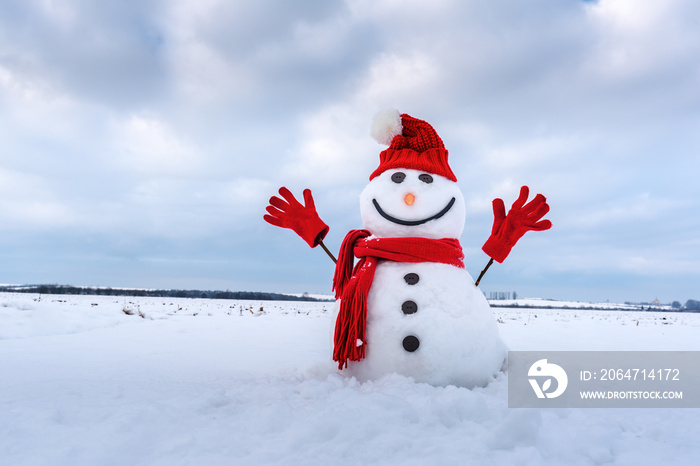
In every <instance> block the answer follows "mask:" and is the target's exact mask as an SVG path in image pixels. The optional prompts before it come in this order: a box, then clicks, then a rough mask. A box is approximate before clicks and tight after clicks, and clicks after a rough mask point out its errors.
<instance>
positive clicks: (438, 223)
mask: <svg viewBox="0 0 700 466" xmlns="http://www.w3.org/2000/svg"><path fill="white" fill-rule="evenodd" d="M360 214H361V216H362V223H363V224H364V227H365V228H366V229H368V230H369V231H371V232H372V234H373V235H375V236H379V237H382V238H387V237H406V236H417V237H423V238H434V239H440V238H459V236H460V235H461V234H462V230H463V229H464V219H465V207H464V197H463V196H462V191H461V190H460V189H459V187H458V186H457V183H455V182H454V181H452V180H449V179H447V178H445V177H444V176H441V175H436V174H431V173H427V172H426V171H422V170H415V169H412V168H394V169H391V170H386V171H384V172H382V173H381V174H380V175H378V176H377V177H375V178H373V179H372V181H370V182H369V184H368V185H367V186H366V187H365V189H364V190H363V191H362V193H361V194H360Z"/></svg>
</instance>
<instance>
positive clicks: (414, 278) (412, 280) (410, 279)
mask: <svg viewBox="0 0 700 466" xmlns="http://www.w3.org/2000/svg"><path fill="white" fill-rule="evenodd" d="M403 279H404V280H406V283H408V284H409V285H415V284H416V283H418V280H420V277H419V276H418V274H417V273H407V274H406V275H404V276H403Z"/></svg>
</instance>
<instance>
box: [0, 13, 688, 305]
mask: <svg viewBox="0 0 700 466" xmlns="http://www.w3.org/2000/svg"><path fill="white" fill-rule="evenodd" d="M698 20H700V6H698V5H697V2H693V1H692V0H686V1H683V0H672V1H668V2H645V3H639V2H634V1H632V0H598V1H595V2H561V1H558V0H542V1H540V2H534V3H533V2H517V1H512V0H494V1H491V2H472V1H468V2H461V1H454V0H437V1H434V2H423V1H418V0H415V1H413V0H412V1H396V0H378V1H369V0H347V1H330V2H329V1H322V0H315V1H302V2H294V3H290V2H281V1H275V0H264V1H259V2H252V1H238V2H227V1H224V0H203V1H199V2H191V1H185V0H177V1H168V2H162V1H146V2H123V1H117V0H107V1H104V2H99V4H97V3H95V2H88V1H82V0H74V1H68V2H55V1H38V0H36V1H33V0H30V1H25V2H4V3H1V4H0V147H1V148H2V149H0V181H1V182H2V186H0V196H1V199H0V215H2V216H3V218H2V219H0V220H2V222H0V225H1V226H0V240H3V239H4V241H5V242H4V246H3V247H4V249H3V250H0V256H2V255H3V254H5V255H6V256H7V255H9V254H13V255H14V256H13V257H20V256H22V255H23V254H24V257H27V258H30V257H31V261H35V260H39V259H37V258H36V257H37V254H36V252H35V251H38V250H41V251H51V249H52V247H53V249H54V250H56V251H60V252H61V254H58V253H55V255H54V256H52V257H53V259H52V258H51V257H48V258H46V259H45V261H46V262H45V263H49V262H51V261H52V260H53V261H54V262H52V263H54V264H61V263H62V261H64V260H67V261H70V260H71V259H70V258H71V257H91V258H102V259H104V260H107V259H105V258H109V260H111V261H112V262H110V263H109V264H110V265H103V266H102V267H103V268H102V269H101V268H100V266H99V260H97V259H95V260H96V261H97V262H95V264H96V266H95V270H98V272H95V273H94V274H91V275H89V276H85V275H83V276H82V277H84V278H81V276H76V278H69V277H63V276H60V275H57V276H56V277H55V278H53V279H52V280H51V281H54V282H64V281H69V282H74V283H76V282H78V281H80V280H83V279H84V280H86V282H85V284H91V283H95V281H99V280H100V279H99V276H100V273H102V274H103V275H102V276H104V277H108V276H109V277H110V278H109V280H110V282H109V283H103V284H107V285H112V286H120V285H121V286H127V285H130V286H139V285H140V283H127V281H128V280H130V278H129V277H131V276H132V275H130V272H129V271H128V270H127V269H118V268H117V269H110V272H109V273H107V272H105V271H103V272H99V270H106V269H108V268H110V267H113V266H114V264H121V263H122V260H127V259H128V260H132V259H134V258H136V259H138V258H139V257H141V258H145V257H149V258H156V259H158V261H156V262H153V264H160V263H162V264H168V263H173V262H168V261H172V260H175V259H176V260H175V263H182V264H186V263H197V262H196V261H198V260H200V259H202V258H203V259H204V260H210V259H212V258H217V257H219V256H223V257H225V260H224V262H226V261H228V262H227V263H234V262H235V263H241V264H245V267H246V268H247V269H248V270H255V271H256V275H255V276H256V278H255V280H257V283H259V287H260V288H266V289H271V290H272V291H284V290H285V288H286V287H290V288H291V287H302V286H303V287H305V289H294V290H292V289H290V290H289V291H327V290H326V289H325V288H323V287H325V286H326V283H325V282H323V283H321V282H322V280H320V279H319V278H318V277H319V276H321V275H322V272H318V273H312V272H309V277H313V278H309V281H307V282H305V283H300V282H302V281H303V280H300V279H296V278H295V279H294V280H291V279H289V278H288V277H287V276H285V275H284V274H282V273H281V272H279V270H287V268H288V267H289V264H288V263H287V261H288V260H291V261H297V262H300V261H303V260H305V259H302V257H315V256H313V255H312V256H304V253H307V254H308V251H306V250H304V249H301V250H299V251H298V252H293V253H292V252H290V250H291V249H293V248H294V247H295V246H294V245H295V244H296V242H298V241H299V240H298V239H297V238H294V237H293V236H291V237H288V240H287V239H284V238H287V237H286V236H284V234H290V235H293V234H292V233H290V232H286V231H284V232H281V231H277V230H274V229H272V228H271V227H268V226H267V225H266V224H265V223H264V222H262V220H261V216H262V213H263V212H264V207H265V204H266V202H267V199H268V198H269V196H271V195H273V194H274V193H275V192H276V190H277V188H278V187H279V186H281V185H288V186H289V187H290V188H291V189H292V190H293V191H294V192H295V193H298V194H300V193H301V190H302V189H303V188H305V187H310V188H312V189H313V191H314V196H315V198H316V204H317V206H318V207H319V211H321V212H323V218H324V219H326V221H327V222H328V223H329V224H330V226H331V235H329V243H331V244H332V243H334V242H335V243H338V244H339V242H340V239H342V236H343V235H344V233H345V231H346V230H347V229H350V228H356V227H359V226H360V225H359V207H358V206H357V195H358V194H359V192H360V191H361V190H362V188H363V187H364V185H365V184H366V183H367V180H368V177H369V174H370V173H371V172H372V170H374V168H376V165H377V163H378V155H379V152H380V151H381V150H382V149H383V147H382V146H381V145H379V144H377V143H375V142H374V141H373V140H372V139H371V138H370V137H369V135H368V128H369V126H370V124H371V120H372V117H373V115H374V113H375V112H376V111H378V110H380V109H383V108H387V107H392V108H397V109H399V110H401V111H403V112H408V113H410V114H412V115H413V116H415V117H417V118H421V119H425V120H427V121H428V122H430V123H431V124H433V126H434V127H435V128H436V129H437V131H438V133H439V134H440V135H441V137H442V139H443V140H444V141H445V144H446V145H447V147H448V149H449V151H450V163H451V165H452V168H453V170H454V171H455V173H456V174H457V176H458V179H459V183H460V186H461V187H462V189H463V191H464V193H465V198H466V201H467V206H468V209H469V216H468V223H467V227H466V229H465V238H464V239H465V243H468V244H465V247H468V248H472V249H474V254H479V253H480V252H479V249H478V246H479V244H481V243H480V241H483V240H484V239H485V238H482V236H483V235H485V234H487V233H488V231H490V228H491V221H492V213H491V200H492V199H493V198H494V197H502V198H503V199H504V201H505V202H506V204H510V203H512V201H513V200H514V199H515V198H516V197H517V192H518V189H519V187H520V186H521V185H523V184H528V185H530V187H531V190H532V191H533V193H534V192H542V193H543V194H545V195H546V196H547V197H548V199H549V202H550V205H551V206H552V211H551V212H550V214H549V215H550V217H551V219H552V221H553V223H554V228H553V229H552V230H551V231H550V232H547V233H546V234H542V236H533V237H532V238H529V239H528V240H527V242H526V243H524V244H525V245H526V246H523V248H522V251H519V252H518V254H517V255H514V257H512V258H509V263H508V264H506V265H505V266H504V267H503V268H502V269H501V270H502V271H503V273H504V274H505V275H503V278H504V280H503V282H504V283H511V282H513V283H517V280H518V279H522V278H523V276H522V273H525V272H523V271H525V270H526V271H527V273H528V274H529V275H528V276H529V277H536V276H539V277H550V276H551V271H552V270H553V269H554V270H555V271H556V272H557V273H556V274H557V275H559V276H562V277H563V276H573V277H578V278H574V279H572V280H573V282H568V283H564V282H557V281H556V280H553V282H552V283H551V284H548V285H546V286H549V287H550V288H551V289H554V288H556V286H557V283H560V286H561V287H562V289H563V288H566V289H567V291H568V292H570V291H571V290H576V289H580V292H581V295H582V296H584V295H585V296H595V295H596V287H598V286H600V283H599V282H596V281H594V280H589V281H586V280H587V279H586V278H585V277H587V276H588V275H587V274H588V272H589V271H592V270H594V269H595V267H596V266H597V264H604V263H609V262H611V261H612V263H613V264H615V265H614V266H612V267H611V268H610V269H611V270H613V271H614V274H613V275H612V276H611V277H610V279H611V280H618V282H619V283H620V284H621V285H620V286H624V287H626V288H625V290H621V291H620V294H623V293H628V295H626V296H625V298H626V299H636V298H635V296H638V295H640V294H644V293H646V292H647V290H646V289H642V288H640V287H635V285H634V279H633V278H630V277H636V276H638V272H636V271H638V270H641V269H645V270H659V271H664V274H666V275H667V276H670V275H672V274H673V271H674V270H682V271H685V273H687V274H689V275H692V276H694V277H696V276H697V272H694V270H700V245H698V244H697V242H693V240H692V237H689V235H690V236H692V235H691V233H688V232H695V231H697V230H698V228H699V226H700V225H698V223H697V220H696V219H694V216H693V215H692V212H694V211H696V210H697V207H698V205H697V201H696V199H698V198H700V191H699V189H698V188H697V186H698V185H697V180H695V178H696V173H697V170H698V162H697V156H696V155H697V153H698V150H700V138H699V137H698V136H697V134H698V131H697V128H698V124H700V117H699V115H700V114H699V113H698V108H700V86H698V78H699V77H700V68H699V67H698V60H697V58H698V57H699V56H700V37H699V36H698V35H697V32H696V29H697V27H696V25H697V23H698ZM10 225H11V226H10ZM3 235H4V236H3ZM18 238H19V239H18ZM287 241H288V243H287ZM52 244H53V246H51V245H52ZM270 245H273V246H270ZM297 246H298V247H300V248H301V247H303V242H301V243H300V244H297ZM277 247H279V249H275V248H277ZM255 248H258V249H260V251H259V252H258V253H257V254H253V253H252V251H251V250H252V249H255ZM3 251H4V252H3ZM33 251H34V252H33ZM171 253H172V255H170V254H171ZM47 254H48V255H50V254H51V253H47ZM285 254H287V255H288V256H285ZM17 255H19V256H17ZM58 257H60V260H59V259H57V258H58ZM125 258H127V259H125ZM482 258H483V257H482V256H479V257H475V258H474V260H475V261H477V262H479V261H480V259H482ZM523 258H527V261H525V260H524V259H523ZM102 259H100V260H102ZM91 260H92V259H91ZM311 260H313V259H311ZM27 261H28V264H27V265H26V267H25V269H26V270H27V271H28V272H27V273H30V271H31V270H32V269H38V268H41V267H42V265H41V264H42V263H41V262H31V263H30V259H27ZM236 261H239V262H236ZM256 261H257V262H256ZM552 264H556V266H554V265H552ZM305 266H306V267H308V268H309V270H311V268H312V266H311V265H309V264H307V265H305ZM149 267H151V266H149ZM80 269H81V267H80V266H79V265H75V264H73V265H72V266H71V265H70V264H66V267H65V268H64V269H62V268H61V267H60V266H56V267H55V268H53V269H51V270H55V271H56V272H55V273H57V274H60V271H61V270H70V271H72V272H71V273H75V272H74V271H76V270H80ZM15 270H19V269H15ZM23 270H24V269H23ZM198 270H199V272H197V273H203V274H204V275H199V276H198V275H197V274H196V273H194V272H192V274H191V275H188V273H189V272H188V270H187V268H186V266H185V265H183V266H182V268H181V269H178V270H177V273H175V271H173V273H172V274H171V273H170V272H171V271H170V270H167V271H166V270H165V269H164V268H161V269H159V268H158V267H157V266H156V265H152V267H151V268H149V271H150V272H149V274H144V275H142V276H140V279H143V280H146V279H148V278H149V276H150V275H152V279H153V281H157V280H158V276H159V275H158V274H161V276H162V277H173V276H177V280H178V283H182V282H183V281H186V280H187V279H188V277H189V279H191V280H192V282H193V283H194V282H196V283H198V284H200V285H201V283H202V282H203V281H206V280H211V282H212V283H217V284H220V283H221V282H222V279H221V278H220V276H214V275H216V274H217V273H226V275H225V276H226V277H230V280H231V281H232V283H231V285H230V287H231V288H232V289H233V288H236V285H235V282H236V280H240V282H241V283H248V284H249V283H252V281H253V279H252V278H251V276H250V274H245V273H244V272H234V271H231V272H230V275H229V272H224V271H225V269H224V268H223V266H222V268H219V269H217V270H216V272H214V271H213V269H212V270H209V271H208V272H204V271H203V270H204V269H201V268H200V269H198ZM319 270H324V269H322V268H321V269H319ZM518 270H519V271H520V272H518ZM8 273H9V272H8ZM499 273H500V272H499ZM519 273H521V275H519ZM576 274H581V275H576ZM635 274H637V275H635ZM147 275H148V276H147ZM203 276H206V278H202V277H203ZM93 277H95V278H93ZM509 277H510V278H509ZM555 278H556V277H555ZM15 280H17V279H16V278H12V277H10V276H0V281H10V282H11V281H15ZM28 280H29V281H33V280H31V279H28ZM90 280H95V281H93V282H90ZM105 280H106V279H105ZM111 280H114V281H111ZM508 280H511V281H510V282H508ZM529 280H530V279H529ZM531 280H533V281H532V282H528V283H534V280H535V279H534V278H531ZM577 280H578V281H577ZM164 281H167V279H166V278H163V282H164ZM163 282H160V283H159V285H158V286H167V284H165V283H163ZM572 283H575V285H576V286H572ZM679 283H681V282H679ZM682 283H687V281H685V282H682ZM541 284H542V283H541V282H540V284H539V285H537V286H540V285H541ZM143 286H149V283H144V284H143ZM542 286H545V285H542ZM679 286H680V285H679ZM577 287H578V288H577ZM663 288H664V289H665V290H671V289H672V288H673V285H671V284H670V282H669V284H665V285H663ZM538 289H539V288H538ZM606 293H607V291H606ZM678 293H680V291H678ZM629 295H635V296H629ZM571 298H576V297H575V296H572V297H571ZM640 299H641V297H640ZM674 299H677V297H674Z"/></svg>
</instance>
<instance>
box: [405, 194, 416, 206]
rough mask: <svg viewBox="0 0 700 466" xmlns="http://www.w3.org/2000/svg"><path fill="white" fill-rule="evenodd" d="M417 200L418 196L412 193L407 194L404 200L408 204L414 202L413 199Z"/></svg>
mask: <svg viewBox="0 0 700 466" xmlns="http://www.w3.org/2000/svg"><path fill="white" fill-rule="evenodd" d="M415 200H416V196H414V195H413V194H411V193H408V194H406V197H405V198H404V202H405V203H406V204H408V205H411V204H413V201H415Z"/></svg>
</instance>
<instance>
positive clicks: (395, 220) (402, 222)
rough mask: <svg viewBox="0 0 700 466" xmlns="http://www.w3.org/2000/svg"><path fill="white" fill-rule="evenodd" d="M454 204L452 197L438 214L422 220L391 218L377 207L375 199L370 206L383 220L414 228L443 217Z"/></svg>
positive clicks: (377, 203)
mask: <svg viewBox="0 0 700 466" xmlns="http://www.w3.org/2000/svg"><path fill="white" fill-rule="evenodd" d="M454 203H455V198H454V197H453V198H452V199H451V200H450V202H448V203H447V205H446V206H445V208H444V209H442V210H441V211H440V212H438V213H437V214H435V215H433V216H432V217H428V218H424V219H422V220H402V219H400V218H396V217H393V216H391V215H389V214H387V213H386V212H384V210H383V209H382V208H381V207H380V206H379V202H377V200H376V199H372V204H374V208H375V209H377V212H379V215H381V216H382V217H384V218H385V219H387V220H389V221H390V222H392V223H396V224H398V225H407V226H416V225H422V224H424V223H426V222H429V221H431V220H436V219H438V218H440V217H442V216H443V215H445V214H446V213H447V212H448V211H449V210H450V209H451V208H452V206H453V205H454Z"/></svg>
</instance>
